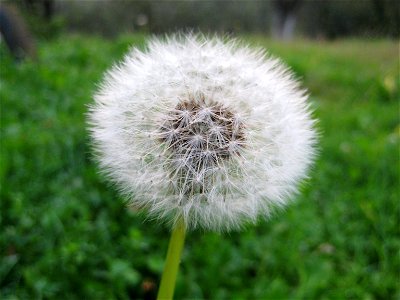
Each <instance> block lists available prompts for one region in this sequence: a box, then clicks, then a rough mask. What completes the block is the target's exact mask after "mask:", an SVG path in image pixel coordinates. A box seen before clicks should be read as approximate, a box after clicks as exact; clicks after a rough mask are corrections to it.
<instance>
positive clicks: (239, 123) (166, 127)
mask: <svg viewBox="0 0 400 300" xmlns="http://www.w3.org/2000/svg"><path fill="white" fill-rule="evenodd" d="M90 128H91V134H92V137H93V140H94V145H95V150H96V153H97V155H98V159H99V162H100V164H101V167H102V169H103V170H104V171H105V172H106V174H107V175H108V176H109V177H110V178H111V180H112V181H113V182H115V183H116V184H117V186H118V187H119V188H120V190H121V191H122V192H123V193H124V194H125V195H127V196H128V198H129V199H130V203H131V204H132V205H134V206H135V207H138V208H140V209H143V210H145V211H147V212H148V214H149V216H152V217H153V218H156V219H158V220H160V221H162V222H165V223H168V224H170V225H171V226H172V228H175V231H174V233H176V232H180V233H181V234H180V235H181V236H183V234H184V232H185V231H187V230H191V229H195V228H203V229H208V230H215V231H229V230H233V229H238V228H240V227H241V226H243V225H244V224H247V223H255V222H256V221H257V220H258V219H260V218H267V217H268V216H269V215H271V213H272V212H273V211H274V210H275V209H276V208H281V207H284V206H285V205H286V204H287V203H288V201H289V199H290V198H291V197H292V196H293V194H294V193H295V192H296V191H297V186H298V183H299V181H301V180H302V179H304V178H305V177H306V174H307V169H308V168H309V166H310V164H311V162H312V161H313V158H314V153H315V151H314V145H315V140H316V133H315V130H314V120H313V119H312V118H311V114H310V110H309V108H308V104H307V95H306V92H305V91H304V90H302V89H300V88H299V85H298V83H297V82H296V80H294V79H293V75H292V74H291V72H290V71H288V69H287V68H285V67H284V66H283V65H282V63H281V62H280V61H279V60H277V59H274V58H271V57H269V56H268V55H266V54H265V53H264V51H262V50H254V49H251V48H249V47H247V46H243V45H241V44H240V43H239V42H237V41H224V40H222V39H219V38H211V39H207V38H204V37H200V36H195V35H188V36H174V37H171V38H168V39H164V40H162V39H152V40H151V41H150V42H149V43H148V45H147V49H146V51H145V52H142V51H140V50H138V49H133V50H132V51H131V52H130V53H129V54H128V55H127V56H126V57H125V59H124V60H123V62H122V63H120V64H119V65H117V66H115V67H114V68H112V69H111V71H109V72H108V74H107V75H106V77H105V79H104V81H103V84H102V85H101V88H100V89H99V91H98V92H97V94H96V95H95V104H94V105H93V106H92V107H91V111H90ZM174 233H173V238H172V240H173V239H174ZM177 235H178V236H179V234H177ZM178 239H179V238H178ZM172 240H171V243H172ZM181 241H183V238H182V239H181ZM182 245H183V243H182ZM171 247H172V246H171V244H170V248H171ZM178 248H179V247H178ZM171 251H172V250H171ZM174 251H175V252H176V251H178V252H179V251H180V250H179V249H178V250H173V251H172V252H174ZM167 264H168V258H167ZM166 268H167V267H166ZM171 297H172V296H171Z"/></svg>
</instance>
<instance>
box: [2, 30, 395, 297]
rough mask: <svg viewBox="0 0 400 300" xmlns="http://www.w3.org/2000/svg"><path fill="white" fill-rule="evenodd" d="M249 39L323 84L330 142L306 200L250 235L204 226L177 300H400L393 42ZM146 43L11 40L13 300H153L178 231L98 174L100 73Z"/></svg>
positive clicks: (6, 229) (134, 39)
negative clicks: (26, 44) (28, 44)
mask: <svg viewBox="0 0 400 300" xmlns="http://www.w3.org/2000/svg"><path fill="white" fill-rule="evenodd" d="M244 39H245V40H247V41H248V42H250V43H252V44H253V45H258V46H262V47H266V48H268V49H269V51H270V53H271V54H272V55H276V56H279V57H281V58H282V59H283V60H284V61H285V62H286V63H287V64H288V65H290V66H291V67H292V68H293V69H294V71H295V73H296V74H297V76H298V77H299V78H300V79H301V80H302V81H303V84H304V86H306V87H308V88H309V91H310V95H311V97H310V98H311V101H312V106H313V107H314V109H315V115H316V116H317V117H318V118H319V120H320V122H319V128H320V131H321V133H322V137H321V140H320V156H319V159H318V161H317V164H316V166H315V168H314V170H313V172H312V174H311V178H310V180H309V181H308V183H307V184H306V185H305V186H304V188H303V189H302V194H301V195H300V196H298V197H297V199H296V201H295V202H294V203H293V204H292V205H291V206H290V207H288V209H287V210H286V211H284V212H281V213H279V214H278V215H276V216H274V218H273V219H272V220H271V221H269V222H261V223H260V224H258V226H256V227H249V228H247V229H246V230H244V231H243V232H234V233H230V234H225V235H219V234H214V233H204V232H194V233H191V234H190V235H189V236H188V237H187V240H186V245H185V249H184V253H183V261H182V265H181V271H180V274H179V277H178V284H177V290H176V293H175V296H176V298H177V299H181V298H207V299H224V298H226V299H399V298H400V289H399V286H398V279H399V275H400V274H399V270H400V256H399V249H400V231H399V216H400V207H399V199H400V195H399V194H400V193H399V141H400V125H399V102H398V101H399V93H400V92H399V61H398V45H397V44H396V43H395V42H390V41H384V40H382V41H363V40H346V41H338V42H311V41H295V42H292V43H284V44H281V43H278V42H274V41H270V40H266V39H264V38H262V37H256V36H253V37H245V38H244ZM144 40H145V37H144V36H139V35H134V36H124V37H121V38H119V39H116V40H113V41H106V40H102V39H99V38H94V37H79V36H64V37H62V38H59V39H56V40H53V41H50V42H42V43H40V44H39V58H38V60H37V61H35V62H33V61H27V62H23V63H20V64H16V63H14V62H13V61H12V60H11V58H10V56H9V54H8V52H7V51H6V49H5V48H4V43H3V44H2V45H1V46H0V58H1V68H0V99H1V155H0V159H1V161H0V176H1V219H0V230H1V231H0V260H1V261H0V285H1V292H0V298H2V299H43V298H44V299H129V298H135V299H136V298H142V299H151V298H154V296H155V295H156V291H157V286H158V284H159V279H160V275H161V271H162V268H163V262H164V257H165V253H166V250H167V244H168V238H169V233H168V231H167V230H166V229H165V228H163V227H161V226H158V225H156V224H154V223H153V222H148V221H145V219H144V218H143V216H139V215H137V214H135V213H134V212H132V211H130V210H127V209H126V208H125V206H124V199H122V198H121V197H119V195H118V194H117V192H116V191H115V189H114V188H113V186H111V185H110V184H108V183H107V182H105V180H104V179H103V178H102V177H101V176H99V175H98V174H97V171H98V169H97V166H96V164H95V163H94V162H92V160H91V154H90V146H89V139H88V133H87V131H86V129H85V127H86V125H85V113H86V111H87V104H88V103H91V101H92V100H91V95H92V93H93V91H94V90H95V89H96V84H97V83H98V82H99V81H100V79H101V77H102V73H103V72H104V71H105V70H106V69H107V68H108V67H110V66H111V65H112V64H113V63H114V62H116V61H118V60H119V59H120V58H121V57H122V56H123V53H125V52H126V51H127V49H128V48H129V45H131V44H135V45H139V46H140V47H141V46H142V45H143V43H144Z"/></svg>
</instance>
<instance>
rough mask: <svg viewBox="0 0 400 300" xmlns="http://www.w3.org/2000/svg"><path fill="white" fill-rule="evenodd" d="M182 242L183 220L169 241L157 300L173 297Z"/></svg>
mask: <svg viewBox="0 0 400 300" xmlns="http://www.w3.org/2000/svg"><path fill="white" fill-rule="evenodd" d="M184 241H185V225H184V223H183V220H182V219H180V220H179V221H178V222H177V224H176V226H175V228H174V229H173V231H172V234H171V239H170V241H169V246H168V252H167V258H166V261H165V266H164V271H163V274H162V278H161V284H160V289H159V290H158V295H157V299H158V300H161V299H162V300H166V299H168V300H169V299H172V298H173V296H174V290H175V282H176V276H177V274H178V269H179V262H180V259H181V253H182V249H183V244H184Z"/></svg>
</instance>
